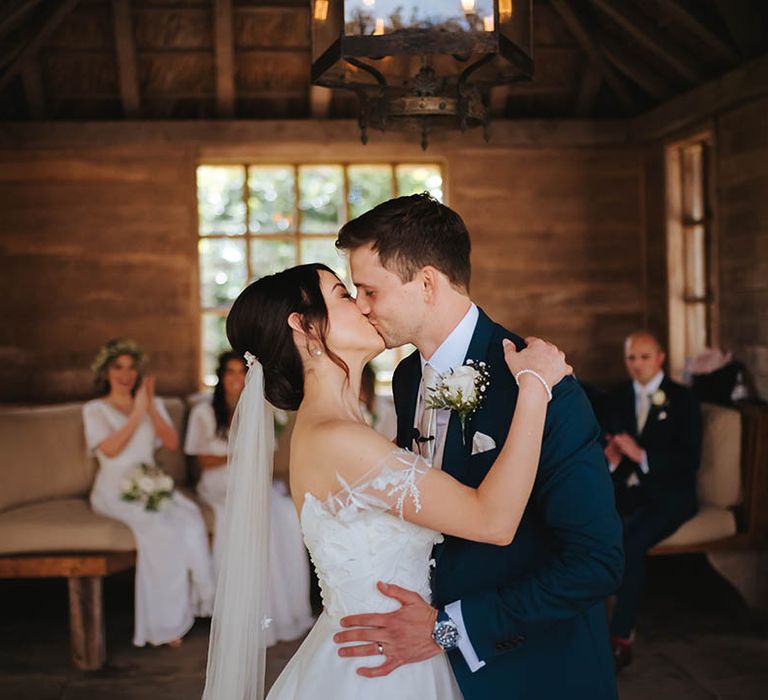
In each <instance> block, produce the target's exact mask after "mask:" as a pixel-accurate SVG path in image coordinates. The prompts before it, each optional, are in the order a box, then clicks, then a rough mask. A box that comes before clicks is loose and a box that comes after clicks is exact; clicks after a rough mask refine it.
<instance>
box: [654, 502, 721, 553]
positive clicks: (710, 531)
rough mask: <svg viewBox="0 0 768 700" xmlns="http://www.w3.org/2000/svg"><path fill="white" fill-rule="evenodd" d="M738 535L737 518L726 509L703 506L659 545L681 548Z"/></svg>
mask: <svg viewBox="0 0 768 700" xmlns="http://www.w3.org/2000/svg"><path fill="white" fill-rule="evenodd" d="M735 534H736V518H735V517H734V515H733V513H732V512H731V511H730V510H727V509H726V508H713V507H712V506H702V507H701V508H700V509H699V512H698V513H697V514H696V515H695V516H694V517H693V518H691V519H690V520H689V521H688V522H686V523H683V525H682V526H681V527H680V528H678V530H677V531H676V532H674V533H673V534H672V535H670V536H669V537H667V539H665V540H664V541H663V542H661V543H660V544H659V546H660V547H664V546H666V545H669V546H675V547H681V546H686V547H687V546H691V545H698V544H704V543H706V542H713V541H715V540H721V539H723V538H725V537H731V536H732V535H735Z"/></svg>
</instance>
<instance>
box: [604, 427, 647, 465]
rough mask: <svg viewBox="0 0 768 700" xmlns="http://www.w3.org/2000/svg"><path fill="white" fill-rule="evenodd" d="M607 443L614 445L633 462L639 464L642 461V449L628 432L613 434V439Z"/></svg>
mask: <svg viewBox="0 0 768 700" xmlns="http://www.w3.org/2000/svg"><path fill="white" fill-rule="evenodd" d="M609 444H613V445H615V447H616V449H617V450H619V452H621V454H623V455H624V456H625V457H629V459H631V460H632V461H633V462H637V463H638V464H640V462H642V461H643V449H642V447H640V445H638V444H637V441H636V440H635V438H633V437H632V436H631V435H630V434H629V433H619V434H618V435H614V437H613V440H612V441H611V443H609Z"/></svg>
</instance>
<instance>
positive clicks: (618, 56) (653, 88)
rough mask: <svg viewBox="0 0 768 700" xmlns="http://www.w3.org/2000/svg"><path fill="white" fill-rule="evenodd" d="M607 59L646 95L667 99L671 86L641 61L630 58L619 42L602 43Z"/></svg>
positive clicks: (657, 98) (604, 41)
mask: <svg viewBox="0 0 768 700" xmlns="http://www.w3.org/2000/svg"><path fill="white" fill-rule="evenodd" d="M602 49H603V53H604V54H605V57H606V58H607V59H608V60H609V61H610V62H611V63H612V64H613V65H614V66H615V67H616V68H617V69H618V70H620V71H621V72H622V73H623V74H624V75H626V76H627V77H628V78H629V79H630V80H631V81H632V82H634V83H635V84H637V85H639V86H640V87H641V88H642V89H643V90H644V91H645V92H646V93H648V94H649V95H650V96H651V97H653V98H654V99H656V100H660V99H663V98H664V97H667V96H668V95H669V93H670V89H669V86H668V85H667V83H666V82H665V81H664V80H663V79H662V78H659V77H658V76H657V75H656V74H655V73H654V72H653V71H651V70H649V69H648V68H647V67H646V66H645V65H644V64H643V63H642V62H641V61H638V60H637V59H635V58H634V57H633V56H630V55H629V54H628V53H627V51H626V50H625V49H624V48H623V47H622V46H621V45H620V44H619V42H617V41H616V42H614V41H606V40H605V38H604V39H603V43H602Z"/></svg>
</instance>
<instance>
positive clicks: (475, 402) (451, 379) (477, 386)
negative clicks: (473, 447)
mask: <svg viewBox="0 0 768 700" xmlns="http://www.w3.org/2000/svg"><path fill="white" fill-rule="evenodd" d="M490 382H491V374H490V372H488V368H487V366H486V364H485V362H475V361H474V360H467V363H466V364H465V365H462V366H461V367H454V368H453V369H450V370H448V372H446V374H444V375H441V377H440V379H439V380H438V382H437V386H435V387H430V388H432V389H433V391H432V394H431V395H430V397H429V398H428V399H427V408H447V409H448V410H450V411H454V412H455V413H457V414H458V416H459V421H461V435H462V440H463V439H464V424H465V422H466V420H467V416H469V415H470V414H471V413H474V412H475V411H476V410H477V408H478V406H480V404H481V403H482V401H483V399H484V398H485V392H486V391H487V390H488V386H489V385H490Z"/></svg>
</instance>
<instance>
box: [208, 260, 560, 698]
mask: <svg viewBox="0 0 768 700" xmlns="http://www.w3.org/2000/svg"><path fill="white" fill-rule="evenodd" d="M227 335H228V337H229V341H230V343H231V344H232V347H233V348H234V349H235V351H237V352H238V353H242V354H244V355H245V356H246V357H247V358H248V360H249V364H250V369H249V371H248V375H247V379H246V388H245V390H244V392H243V395H242V397H241V399H240V404H239V406H238V409H237V413H236V415H235V418H234V421H233V427H232V430H231V431H230V444H229V449H230V464H231V465H232V476H231V479H232V480H231V482H230V487H229V492H228V494H227V504H226V512H225V517H224V523H223V527H224V533H223V534H224V540H225V544H224V547H225V550H224V557H223V558H224V561H223V565H222V572H221V575H220V578H219V582H218V589H217V593H216V602H215V608H214V615H213V623H212V627H211V641H210V648H209V655H208V669H207V678H206V686H205V691H204V695H203V697H204V699H205V700H260V699H261V698H262V697H263V693H264V666H265V639H266V632H265V628H266V626H267V625H268V623H269V620H268V614H269V611H268V610H267V609H266V588H267V586H266V581H267V567H268V561H267V551H268V537H269V533H268V513H269V507H268V505H269V503H268V494H269V492H270V483H271V460H272V444H271V442H272V440H273V426H272V415H271V406H275V407H278V408H283V409H290V410H294V409H298V413H297V416H296V425H295V428H294V432H293V436H292V440H291V460H290V483H291V493H292V494H293V499H294V502H295V504H296V509H297V511H298V512H299V515H300V519H301V524H302V530H303V533H304V540H305V542H306V544H307V547H308V548H309V551H310V554H311V556H312V560H313V563H314V565H315V568H316V570H317V574H318V577H319V579H320V585H321V590H322V595H323V607H324V611H323V613H322V614H321V616H320V618H319V619H318V621H317V623H316V624H315V626H314V627H313V628H312V630H311V631H310V633H309V634H308V636H307V638H306V639H305V640H304V642H303V644H302V645H301V647H300V648H299V650H298V651H297V652H296V654H295V655H294V657H293V658H292V659H291V661H290V662H289V663H288V665H287V666H286V667H285V669H284V670H283V672H282V674H281V675H280V677H279V678H278V679H277V681H276V682H275V684H274V685H273V686H272V689H271V691H270V693H269V696H268V700H288V699H289V698H290V699H291V700H303V699H305V698H306V699H307V700H309V699H310V698H312V699H313V700H314V699H315V698H318V697H319V698H328V699H329V700H330V698H333V699H334V700H356V699H357V698H363V697H364V698H366V700H377V699H379V698H381V699H384V698H395V697H398V698H418V700H452V699H456V700H458V699H459V698H461V693H460V691H459V688H458V685H457V684H456V681H455V680H454V677H453V674H452V671H451V669H450V665H449V663H448V660H447V658H446V655H445V654H438V655H430V657H429V658H427V659H426V660H425V661H423V662H421V663H419V664H408V665H405V666H401V667H400V668H398V669H397V670H396V671H395V672H393V673H391V674H390V675H388V676H384V677H381V678H373V679H371V678H363V677H362V676H361V675H359V674H358V673H357V670H356V667H355V664H354V661H352V660H351V659H344V658H342V657H340V656H339V653H338V650H337V647H336V645H335V644H334V642H333V635H334V633H336V632H338V631H339V630H340V629H341V628H340V625H339V620H340V618H341V617H344V616H345V615H350V614H354V613H360V612H371V611H376V612H388V611H390V610H392V609H393V607H396V603H395V601H393V600H392V599H391V598H388V597H385V596H384V595H382V594H381V593H380V592H379V591H378V589H377V582H380V581H381V582H385V583H391V584H396V585H398V586H401V587H403V588H407V589H410V590H415V591H418V592H419V593H420V594H421V595H422V596H423V597H424V598H425V599H427V600H429V597H430V587H429V577H430V556H431V551H432V547H433V546H434V544H435V543H437V542H439V541H440V539H441V538H442V535H441V533H445V534H450V535H454V536H457V537H462V538H464V539H470V540H475V541H478V542H486V543H489V544H507V543H509V542H510V541H511V540H512V539H513V537H514V536H515V532H516V530H517V527H518V524H519V522H520V519H521V517H522V515H523V511H524V509H525V507H526V503H527V501H528V498H529V496H530V493H531V489H532V487H533V482H534V478H535V474H536V467H537V464H538V460H539V452H540V447H541V441H542V432H543V426H544V419H545V414H546V410H547V402H548V390H547V389H546V387H545V386H544V382H546V383H547V384H548V385H549V386H550V387H551V386H554V385H555V384H557V383H558V382H559V381H560V380H561V379H562V378H563V377H564V376H566V375H567V374H570V373H571V371H572V369H571V367H570V366H569V365H567V364H566V362H565V359H564V356H563V354H562V353H561V352H559V351H558V350H557V348H555V347H554V346H553V345H550V344H549V343H545V342H544V341H541V340H536V339H533V340H531V341H530V342H529V346H528V347H527V348H526V349H524V350H522V351H520V352H517V351H516V350H515V346H514V345H513V344H512V343H509V342H508V341H505V347H504V354H505V359H506V363H507V365H508V367H509V369H510V371H512V372H513V373H518V372H519V371H520V370H523V369H528V370H533V371H534V372H529V373H524V374H522V375H520V377H519V388H520V391H519V394H518V397H517V404H516V409H515V414H514V419H513V420H512V424H511V426H510V429H509V434H508V437H507V440H506V442H505V444H504V447H503V448H502V450H501V452H500V453H499V456H498V458H497V460H496V462H495V464H494V466H493V467H492V469H491V470H490V472H489V473H488V475H487V476H486V478H485V480H484V481H483V482H482V483H481V484H480V486H479V487H478V488H477V489H472V488H469V487H467V486H465V485H463V484H461V483H460V482H458V481H456V480H454V479H453V478H452V477H450V476H449V475H448V474H446V473H444V472H442V471H440V470H439V469H430V468H429V466H428V465H427V464H426V463H425V462H424V461H423V460H422V459H421V457H419V456H418V455H415V454H414V453H411V452H409V451H407V450H404V449H399V448H394V446H393V444H392V443H391V442H389V441H387V440H386V439H385V438H383V437H382V436H380V435H379V434H378V433H376V432H375V431H374V430H373V429H371V428H370V427H368V425H367V424H366V423H365V420H364V418H363V416H362V415H361V411H360V402H359V398H358V397H359V393H360V377H361V373H362V369H363V367H364V366H365V364H366V362H368V361H369V360H370V359H371V358H373V357H375V356H376V355H378V354H379V353H380V352H381V351H382V350H383V349H384V343H383V341H382V339H381V337H380V336H379V334H378V333H377V332H376V330H375V328H374V327H373V326H372V325H371V324H370V323H369V322H368V320H367V318H366V317H365V316H364V315H363V314H362V313H361V312H360V311H359V309H358V307H357V305H356V304H355V301H354V299H353V298H352V297H351V296H350V294H349V292H348V291H347V289H346V288H345V286H344V285H343V284H342V282H341V281H340V280H339V279H338V277H336V275H335V274H334V273H333V272H332V271H331V270H330V269H329V268H327V267H326V266H325V265H321V264H310V265H301V266H298V267H294V268H290V269H288V270H285V271H283V272H280V273H278V274H275V275H271V276H268V277H264V278H262V279H260V280H258V281H256V282H254V283H252V284H251V285H250V286H248V287H247V288H246V289H245V290H244V291H243V292H242V293H241V294H240V296H239V297H238V299H237V300H236V301H235V303H234V305H233V307H232V310H231V312H230V314H229V317H228V319H227ZM537 374H538V375H540V376H539V377H537ZM542 380H543V381H542ZM265 397H266V400H267V401H268V402H269V403H267V402H265V401H264V398H265ZM510 400H511V399H510ZM270 405H271V406H270ZM372 646H373V645H372ZM375 648H376V650H377V651H378V653H379V654H383V655H386V654H387V649H386V645H384V644H382V643H378V644H376V645H375ZM435 649H439V647H437V646H435Z"/></svg>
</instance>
